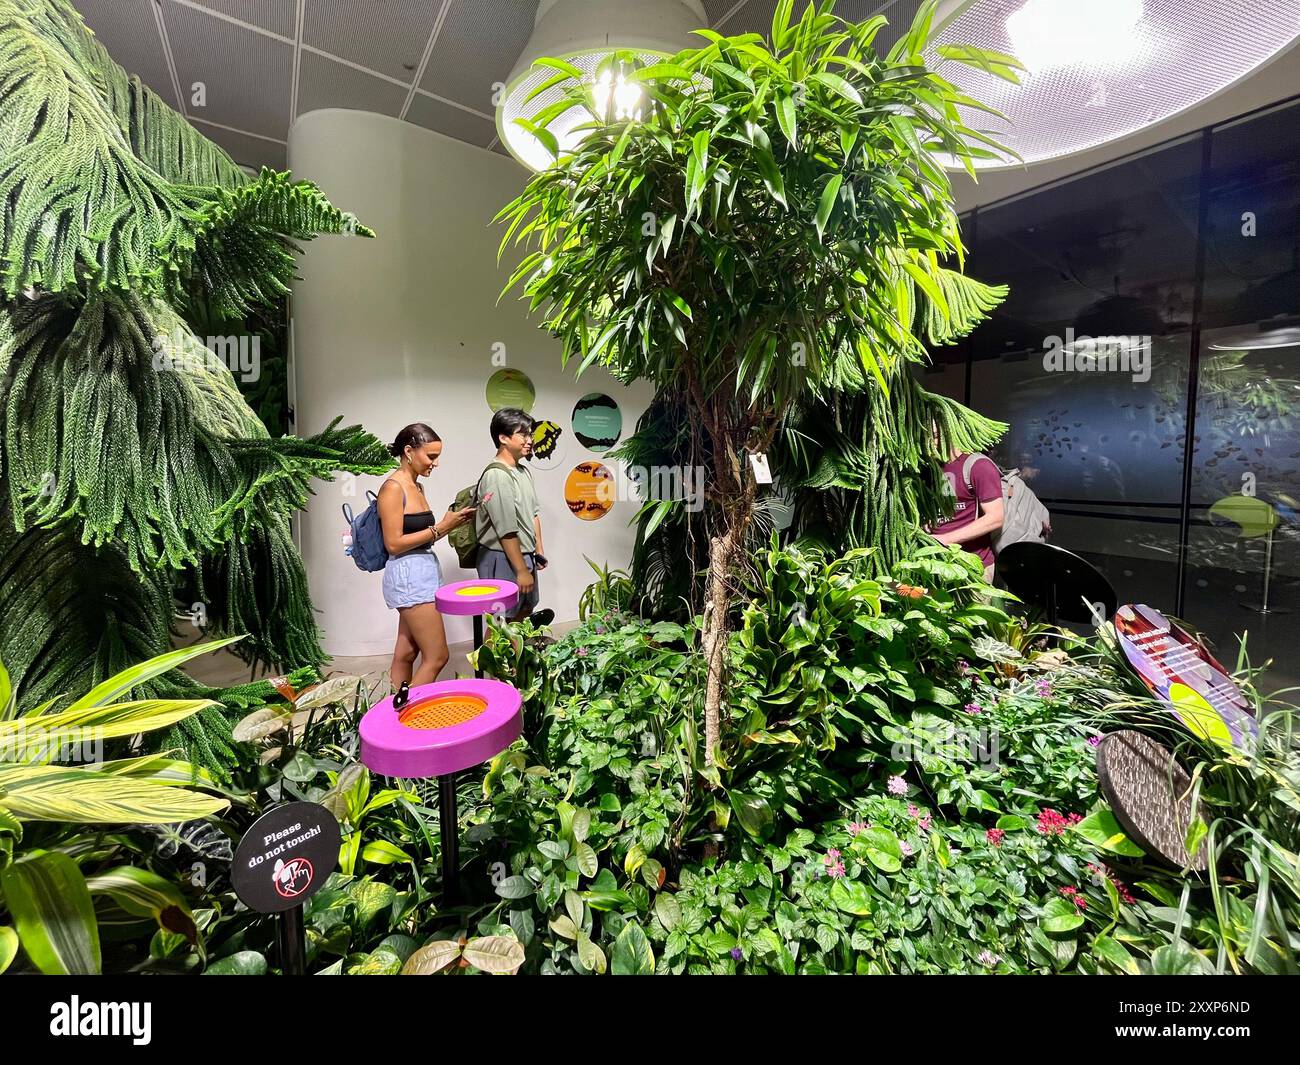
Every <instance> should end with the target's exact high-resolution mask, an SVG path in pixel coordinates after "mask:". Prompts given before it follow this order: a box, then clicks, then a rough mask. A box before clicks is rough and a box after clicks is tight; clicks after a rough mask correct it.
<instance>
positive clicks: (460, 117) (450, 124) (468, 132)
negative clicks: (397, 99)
mask: <svg viewBox="0 0 1300 1065" xmlns="http://www.w3.org/2000/svg"><path fill="white" fill-rule="evenodd" d="M406 120H407V121H408V122H414V123H415V124H416V125H417V126H423V127H424V128H425V129H432V130H437V131H438V132H439V133H445V134H446V135H447V136H448V137H455V138H456V139H457V140H462V141H468V142H469V143H470V144H477V145H478V146H479V147H480V148H486V147H487V146H488V144H489V143H490V142H491V140H492V138H493V137H494V136H496V131H497V130H496V124H495V123H494V122H492V120H491V119H487V118H480V117H479V116H478V115H471V114H470V113H469V112H468V111H462V110H461V109H460V108H459V107H452V106H451V104H445V103H443V102H442V101H441V100H434V99H432V98H431V97H428V96H425V95H424V94H423V93H418V92H417V93H416V94H415V98H414V99H413V100H412V101H411V107H410V110H408V111H407V112H406Z"/></svg>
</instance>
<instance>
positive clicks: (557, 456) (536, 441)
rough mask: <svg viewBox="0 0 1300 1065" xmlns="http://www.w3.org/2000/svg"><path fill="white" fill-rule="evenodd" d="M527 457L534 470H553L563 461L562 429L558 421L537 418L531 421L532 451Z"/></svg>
mask: <svg viewBox="0 0 1300 1065" xmlns="http://www.w3.org/2000/svg"><path fill="white" fill-rule="evenodd" d="M527 457H528V464H529V465H530V466H531V467H532V468H533V469H535V470H553V469H555V468H557V467H558V466H559V465H560V464H561V463H562V462H563V461H564V430H563V429H562V428H561V427H560V423H559V422H552V421H547V420H546V419H539V420H538V421H535V422H534V423H533V451H532V454H531V455H529V456H527Z"/></svg>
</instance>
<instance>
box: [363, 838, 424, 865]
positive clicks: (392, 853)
mask: <svg viewBox="0 0 1300 1065" xmlns="http://www.w3.org/2000/svg"><path fill="white" fill-rule="evenodd" d="M361 860H362V861H363V862H369V863H370V864H371V865H392V864H393V863H394V862H412V863H414V861H415V859H414V858H412V857H411V856H410V855H409V854H407V853H406V851H404V850H402V848H401V847H399V846H398V845H397V844H396V843H390V842H389V841H388V840H386V839H377V840H375V841H374V842H372V843H367V844H366V845H365V846H364V847H363V848H362V849H361Z"/></svg>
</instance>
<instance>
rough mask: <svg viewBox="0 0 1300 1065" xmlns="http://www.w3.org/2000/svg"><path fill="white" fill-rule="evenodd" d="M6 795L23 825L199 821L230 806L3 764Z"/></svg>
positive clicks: (167, 789)
mask: <svg viewBox="0 0 1300 1065" xmlns="http://www.w3.org/2000/svg"><path fill="white" fill-rule="evenodd" d="M0 794H4V803H5V808H6V809H7V810H8V811H9V812H10V813H11V814H13V816H15V817H17V818H18V819H19V820H20V821H66V822H70V823H76V824H140V825H157V824H170V823H174V822H178V821H195V820H198V819H200V818H204V817H211V816H212V815H213V814H216V813H219V812H221V811H222V810H224V809H225V808H226V807H227V806H228V805H229V804H228V803H227V802H226V801H225V800H224V799H215V798H212V797H210V796H207V795H201V794H199V793H198V792H193V791H189V790H187V789H185V788H180V787H175V786H172V785H163V784H152V783H149V782H148V781H144V780H137V779H135V778H133V777H121V776H114V775H109V774H99V773H94V772H86V771H85V770H82V769H78V768H71V767H63V766H34V765H33V766H25V765H3V764H0Z"/></svg>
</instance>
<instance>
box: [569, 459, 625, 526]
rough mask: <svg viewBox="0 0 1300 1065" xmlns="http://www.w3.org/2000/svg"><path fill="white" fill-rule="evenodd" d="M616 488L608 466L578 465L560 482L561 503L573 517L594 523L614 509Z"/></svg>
mask: <svg viewBox="0 0 1300 1065" xmlns="http://www.w3.org/2000/svg"><path fill="white" fill-rule="evenodd" d="M616 494H617V489H616V486H615V483H614V475H613V474H612V473H610V472H609V467H608V466H602V465H601V464H600V463H599V462H580V463H578V465H576V466H574V467H573V469H572V470H571V471H570V472H569V476H568V477H566V478H565V481H564V504H565V506H567V507H568V508H569V513H571V514H572V515H573V516H574V517H575V518H581V519H582V520H583V521H598V520H599V519H601V518H603V517H604V516H605V515H606V514H608V513H609V512H610V510H611V508H612V507H613V506H614V497H615V495H616Z"/></svg>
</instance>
